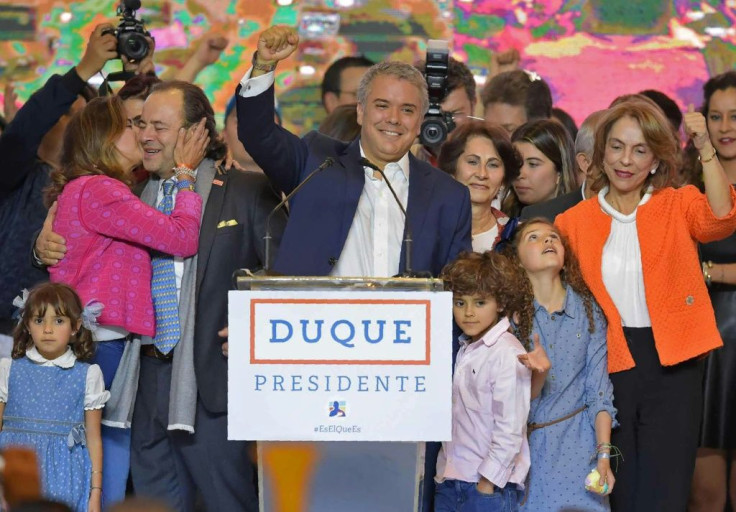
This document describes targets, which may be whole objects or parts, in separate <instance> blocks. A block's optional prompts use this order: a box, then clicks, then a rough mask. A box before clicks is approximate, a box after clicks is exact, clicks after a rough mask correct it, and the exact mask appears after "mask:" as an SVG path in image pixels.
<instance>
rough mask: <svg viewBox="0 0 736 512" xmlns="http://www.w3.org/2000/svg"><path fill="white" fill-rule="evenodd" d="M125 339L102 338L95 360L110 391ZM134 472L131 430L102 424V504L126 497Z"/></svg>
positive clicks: (105, 505) (107, 505)
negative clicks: (129, 475) (128, 484)
mask: <svg viewBox="0 0 736 512" xmlns="http://www.w3.org/2000/svg"><path fill="white" fill-rule="evenodd" d="M126 343H127V341H126V340H125V339H119V340H111V341H101V342H99V343H97V350H96V351H95V357H94V359H93V360H92V362H93V363H95V364H97V365H99V366H100V369H101V370H102V377H103V378H104V379H105V389H107V390H109V389H110V386H112V381H113V379H114V378H115V372H117V371H118V365H119V364H120V359H121V358H122V357H123V351H124V350H125V344H126ZM129 471H130V429H129V428H116V427H109V426H107V425H102V505H103V507H109V506H110V505H113V504H114V503H117V502H118V501H123V500H124V499H125V488H126V486H127V483H128V472H129Z"/></svg>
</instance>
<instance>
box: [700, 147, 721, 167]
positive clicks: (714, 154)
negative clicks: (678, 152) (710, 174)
mask: <svg viewBox="0 0 736 512" xmlns="http://www.w3.org/2000/svg"><path fill="white" fill-rule="evenodd" d="M717 154H718V151H716V148H713V154H712V155H710V157H709V158H708V159H707V160H703V159H702V158H701V156H700V155H698V160H700V163H702V164H707V163H708V162H710V161H711V160H713V159H714V158H715V157H716V155H717Z"/></svg>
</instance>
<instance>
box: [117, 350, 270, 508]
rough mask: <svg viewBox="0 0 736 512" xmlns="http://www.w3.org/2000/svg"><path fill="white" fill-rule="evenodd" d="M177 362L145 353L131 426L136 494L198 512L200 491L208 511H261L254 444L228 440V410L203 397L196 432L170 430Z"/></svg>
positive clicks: (198, 412) (132, 472)
mask: <svg viewBox="0 0 736 512" xmlns="http://www.w3.org/2000/svg"><path fill="white" fill-rule="evenodd" d="M171 373H172V363H171V362H167V361H160V360H158V359H154V358H151V357H146V356H141V370H140V379H139V385H138V394H137V396H136V403H135V410H134V412H133V420H132V425H131V457H130V464H131V474H132V477H133V487H134V488H135V493H136V494H138V495H141V496H146V497H149V498H157V499H160V500H163V501H164V502H166V503H167V504H168V505H169V506H170V507H172V508H173V509H174V510H176V511H177V512H194V503H195V492H196V490H199V492H200V493H201V495H202V499H203V501H204V504H205V509H206V510H207V512H231V511H232V512H257V511H258V495H257V488H256V480H255V465H254V463H253V461H252V460H251V458H250V452H251V443H247V442H244V441H228V440H227V414H213V413H211V412H209V411H207V410H206V409H205V408H204V406H203V405H202V402H201V401H200V400H197V416H196V424H195V433H194V434H189V433H187V432H184V431H181V430H167V426H168V417H169V389H170V386H171Z"/></svg>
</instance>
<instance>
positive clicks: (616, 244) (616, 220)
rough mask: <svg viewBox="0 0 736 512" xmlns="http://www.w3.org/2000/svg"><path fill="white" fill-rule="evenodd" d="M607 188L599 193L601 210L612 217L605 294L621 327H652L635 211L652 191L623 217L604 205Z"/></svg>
mask: <svg viewBox="0 0 736 512" xmlns="http://www.w3.org/2000/svg"><path fill="white" fill-rule="evenodd" d="M607 193H608V187H604V188H603V190H601V191H600V192H599V193H598V202H599V203H600V205H601V209H602V210H603V211H604V212H605V213H607V214H608V215H609V216H610V217H611V233H610V235H608V240H606V244H605V245H604V246H603V258H602V261H601V273H602V276H603V284H605V285H606V291H608V295H610V296H611V299H612V300H613V303H614V304H615V305H616V309H618V312H619V313H620V314H621V322H622V324H623V326H624V327H651V325H652V321H651V320H650V319H649V308H648V307H647V299H646V295H645V294H644V275H643V274H642V269H641V247H640V246H639V233H638V231H637V229H636V211H637V210H638V209H639V206H642V205H643V204H645V203H646V202H647V201H649V198H651V197H652V191H651V188H650V189H649V190H647V192H646V194H644V197H642V198H641V201H639V205H638V206H637V210H634V211H633V212H632V213H630V214H629V215H624V214H622V213H621V212H619V211H618V210H616V209H615V208H614V207H613V206H611V205H610V204H608V202H607V201H606V194H607Z"/></svg>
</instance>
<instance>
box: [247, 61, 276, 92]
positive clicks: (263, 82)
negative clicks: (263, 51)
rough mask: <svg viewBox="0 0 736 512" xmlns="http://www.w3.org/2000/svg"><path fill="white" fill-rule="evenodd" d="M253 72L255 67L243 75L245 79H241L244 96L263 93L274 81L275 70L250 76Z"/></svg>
mask: <svg viewBox="0 0 736 512" xmlns="http://www.w3.org/2000/svg"><path fill="white" fill-rule="evenodd" d="M251 73H253V68H250V69H249V70H248V71H247V72H246V73H245V75H243V79H242V80H240V85H242V87H241V88H240V95H241V96H242V97H243V98H252V97H253V96H258V95H259V94H263V93H264V92H266V91H267V90H268V88H269V87H271V86H272V85H273V82H274V72H273V71H271V72H270V73H266V74H265V75H261V76H257V77H255V78H251V77H250V75H251Z"/></svg>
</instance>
